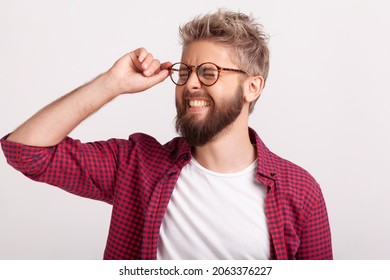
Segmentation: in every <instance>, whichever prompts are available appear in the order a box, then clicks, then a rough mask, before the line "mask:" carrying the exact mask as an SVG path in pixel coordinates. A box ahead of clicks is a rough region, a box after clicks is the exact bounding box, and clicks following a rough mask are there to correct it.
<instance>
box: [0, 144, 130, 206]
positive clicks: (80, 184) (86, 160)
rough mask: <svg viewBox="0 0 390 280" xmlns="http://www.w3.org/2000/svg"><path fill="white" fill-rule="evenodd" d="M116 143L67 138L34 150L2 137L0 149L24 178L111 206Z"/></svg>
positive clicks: (115, 164) (116, 163)
mask: <svg viewBox="0 0 390 280" xmlns="http://www.w3.org/2000/svg"><path fill="white" fill-rule="evenodd" d="M121 141H125V140H121ZM119 142H120V140H117V139H110V140H108V141H99V142H92V143H81V142H80V141H78V140H74V139H72V138H70V137H67V138H65V139H64V140H63V141H62V142H61V143H59V144H58V145H56V146H52V147H35V146H27V145H23V144H19V143H14V142H10V141H7V140H6V137H4V138H3V139H1V146H2V149H3V151H4V155H5V157H6V159H7V162H8V163H9V164H10V165H11V166H13V167H14V168H15V169H16V170H19V171H20V172H21V173H23V174H24V175H25V176H27V177H28V178H30V179H32V180H35V181H38V182H45V183H48V184H50V185H54V186H58V187H60V188H61V189H64V190H65V191H68V192H70V193H73V194H76V195H79V196H82V197H87V198H91V199H96V200H102V201H105V202H108V203H112V200H113V193H114V186H115V181H116V173H117V166H118V155H119V146H120V145H119Z"/></svg>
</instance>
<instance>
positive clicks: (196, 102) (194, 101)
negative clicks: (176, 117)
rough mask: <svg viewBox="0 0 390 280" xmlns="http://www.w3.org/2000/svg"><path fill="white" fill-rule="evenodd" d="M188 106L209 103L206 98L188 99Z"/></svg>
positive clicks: (207, 104) (203, 105) (199, 105)
mask: <svg viewBox="0 0 390 280" xmlns="http://www.w3.org/2000/svg"><path fill="white" fill-rule="evenodd" d="M188 105H190V107H207V106H209V105H210V103H209V102H208V101H206V100H190V101H188Z"/></svg>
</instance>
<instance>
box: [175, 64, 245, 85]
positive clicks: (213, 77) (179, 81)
mask: <svg viewBox="0 0 390 280" xmlns="http://www.w3.org/2000/svg"><path fill="white" fill-rule="evenodd" d="M193 68H195V72H196V76H197V77H198V79H199V81H200V82H201V83H202V84H203V85H205V86H212V85H214V84H215V83H216V82H217V81H218V79H219V75H220V73H221V72H222V71H233V72H237V73H243V74H247V73H246V72H245V71H243V70H239V69H232V68H224V67H220V66H218V65H216V64H215V63H212V62H204V63H202V64H200V65H198V66H195V65H193V66H190V65H187V64H185V63H182V62H177V63H175V64H173V65H172V66H171V67H170V68H169V70H170V74H169V75H170V77H171V80H172V82H173V83H174V84H176V85H178V86H183V85H185V84H186V83H187V81H188V79H189V78H190V75H191V73H192V71H193Z"/></svg>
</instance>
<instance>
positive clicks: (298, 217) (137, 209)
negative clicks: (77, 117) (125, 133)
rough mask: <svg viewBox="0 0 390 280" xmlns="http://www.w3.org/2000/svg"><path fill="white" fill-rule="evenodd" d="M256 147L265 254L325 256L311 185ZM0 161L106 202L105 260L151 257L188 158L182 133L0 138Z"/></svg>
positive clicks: (321, 217)
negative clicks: (35, 141) (51, 142)
mask: <svg viewBox="0 0 390 280" xmlns="http://www.w3.org/2000/svg"><path fill="white" fill-rule="evenodd" d="M249 134H250V137H251V141H252V143H254V144H255V145H256V147H257V153H258V159H259V160H258V167H257V180H259V181H260V182H261V183H262V184H263V185H264V186H267V189H268V194H267V198H266V207H265V211H266V216H267V221H268V226H269V233H270V239H271V248H270V250H271V258H272V259H332V245H331V235H330V228H329V222H328V216H327V211H326V206H325V202H324V199H323V196H322V193H321V190H320V187H319V185H318V184H317V182H316V181H315V180H314V179H313V177H311V176H310V174H309V173H307V172H306V171H305V170H303V169H302V168H300V167H298V166H296V165H294V164H293V163H291V162H289V161H286V160H284V159H282V158H280V157H278V156H276V155H275V154H273V153H272V152H270V151H269V150H268V149H267V147H266V146H265V145H264V143H263V142H262V141H261V139H260V138H259V137H258V136H257V134H256V133H255V132H254V131H253V130H252V129H249ZM1 144H2V148H3V151H4V154H5V156H6V158H7V161H8V163H9V164H10V165H12V166H13V167H14V168H16V169H17V170H19V171H21V172H22V173H23V174H24V175H26V176H27V177H29V178H31V179H33V180H36V181H39V182H46V183H48V184H51V185H55V186H58V187H60V188H62V189H63V190H65V191H68V192H71V193H73V194H76V195H79V196H83V197H87V198H91V199H97V200H102V201H105V202H107V203H110V204H112V205H113V209H112V211H113V212H112V219H111V224H110V230H109V235H108V240H107V244H106V249H105V253H104V258H105V259H156V254H157V245H158V240H159V231H160V226H161V223H162V220H163V218H164V214H165V210H166V208H167V205H168V202H169V199H170V197H171V194H172V191H173V189H174V188H175V185H176V182H177V180H178V177H179V175H180V171H181V169H182V168H183V166H185V165H186V164H188V163H189V161H190V160H191V147H190V146H189V144H187V143H186V142H185V140H184V139H183V138H180V137H178V138H174V139H173V140H171V141H170V142H168V143H167V144H165V145H161V144H160V143H158V142H157V141H156V140H155V139H154V138H152V137H150V136H148V135H145V134H141V133H137V134H133V135H131V136H130V137H129V140H119V139H110V140H108V141H99V142H93V143H85V144H83V143H80V141H78V140H73V139H71V138H69V137H68V138H66V139H64V140H63V141H62V142H61V143H60V144H58V145H56V146H53V147H48V148H42V147H31V146H25V145H21V144H17V143H12V142H9V141H6V137H5V138H3V139H2V140H1Z"/></svg>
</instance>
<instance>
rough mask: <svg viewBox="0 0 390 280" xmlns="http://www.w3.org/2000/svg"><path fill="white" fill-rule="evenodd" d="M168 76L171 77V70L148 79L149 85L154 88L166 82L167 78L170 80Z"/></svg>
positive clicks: (162, 71) (165, 70)
mask: <svg viewBox="0 0 390 280" xmlns="http://www.w3.org/2000/svg"><path fill="white" fill-rule="evenodd" d="M168 76H169V70H167V69H164V70H161V71H160V72H158V73H156V74H154V75H152V76H150V77H148V83H149V84H150V86H154V85H156V84H158V83H161V82H162V81H164V80H165V79H166V78H168Z"/></svg>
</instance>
